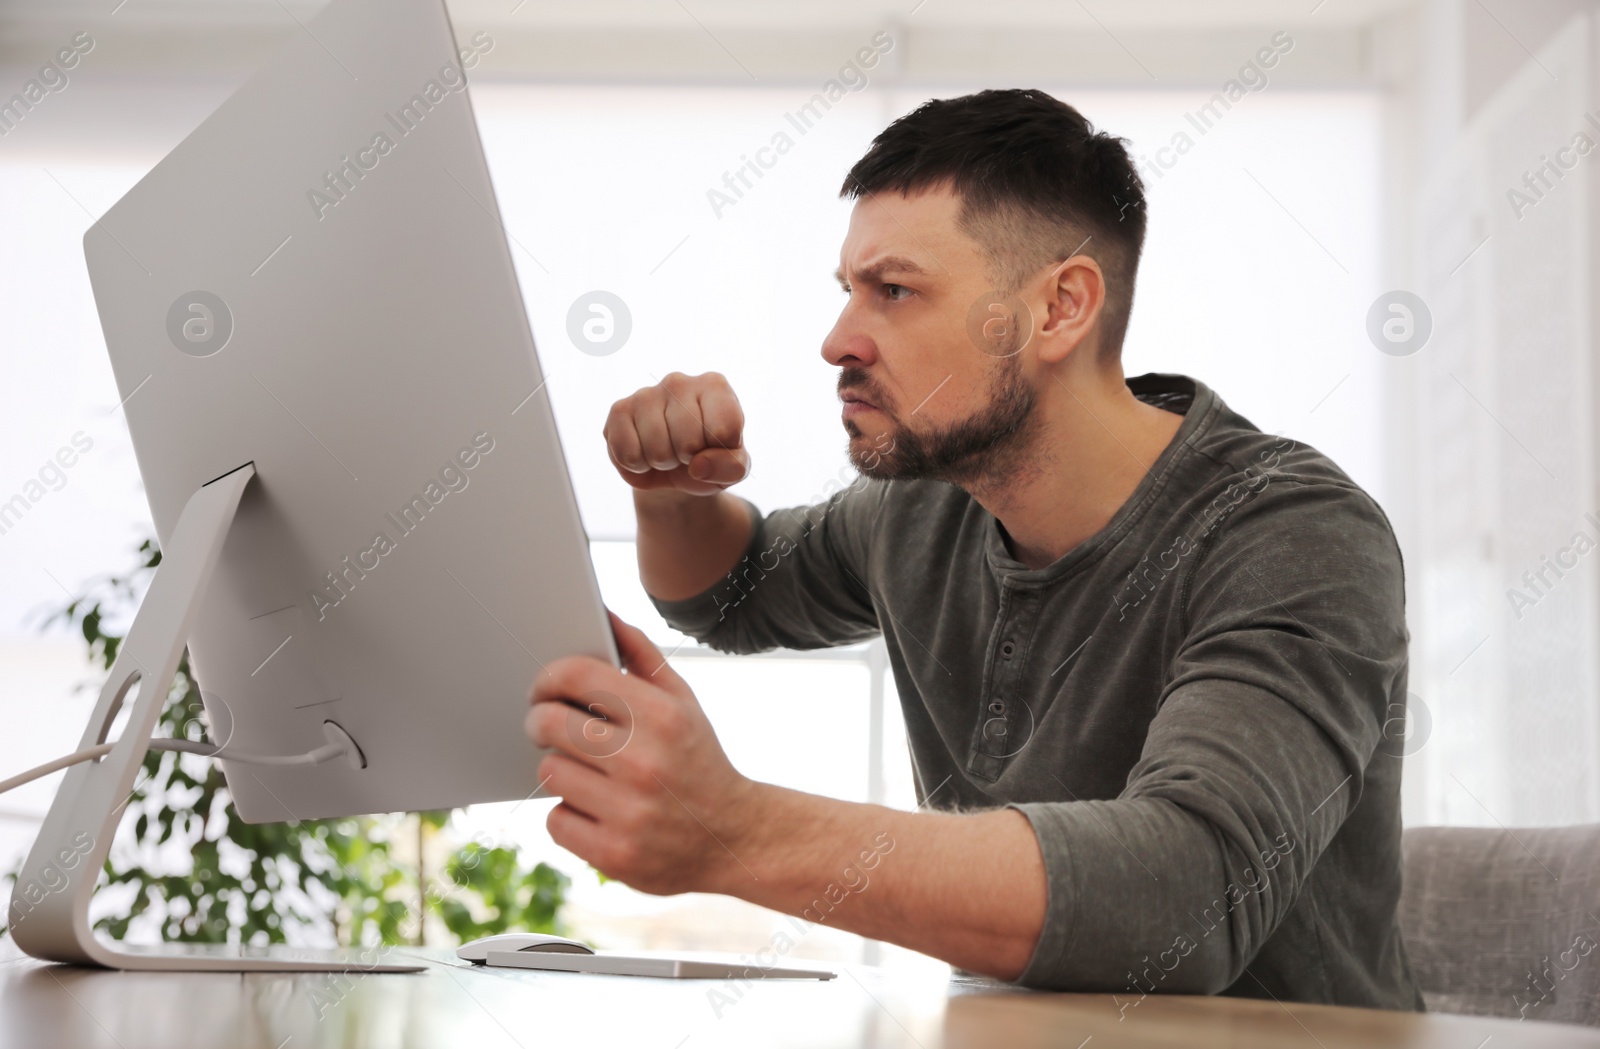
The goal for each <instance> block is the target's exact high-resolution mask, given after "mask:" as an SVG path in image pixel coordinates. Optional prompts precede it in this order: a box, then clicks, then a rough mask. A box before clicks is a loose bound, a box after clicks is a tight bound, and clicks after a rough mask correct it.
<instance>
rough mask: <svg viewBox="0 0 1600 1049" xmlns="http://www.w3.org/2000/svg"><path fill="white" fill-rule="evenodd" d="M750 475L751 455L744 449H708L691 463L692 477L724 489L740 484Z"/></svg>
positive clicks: (690, 471)
mask: <svg viewBox="0 0 1600 1049" xmlns="http://www.w3.org/2000/svg"><path fill="white" fill-rule="evenodd" d="M749 473H750V453H749V452H747V451H745V450H744V449H743V448H707V449H706V450H705V451H703V452H701V453H700V454H699V455H697V456H695V457H694V459H693V460H692V461H691V462H690V463H689V476H690V477H692V478H694V479H695V480H696V481H704V482H706V483H707V484H714V485H719V486H721V487H724V488H726V487H727V486H729V485H733V484H738V483H739V482H740V481H742V480H744V479H745V477H747V476H748V475H749Z"/></svg>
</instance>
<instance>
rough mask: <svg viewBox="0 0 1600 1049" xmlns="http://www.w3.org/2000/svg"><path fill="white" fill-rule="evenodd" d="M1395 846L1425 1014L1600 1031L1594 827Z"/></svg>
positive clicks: (1457, 832) (1598, 847)
mask: <svg viewBox="0 0 1600 1049" xmlns="http://www.w3.org/2000/svg"><path fill="white" fill-rule="evenodd" d="M1403 841H1404V855H1405V882H1404V888H1403V890H1402V892H1401V896H1400V927H1401V931H1402V933H1403V934H1404V936H1405V943H1406V952H1407V954H1409V955H1410V958H1411V966H1412V969H1413V970H1414V971H1415V972H1416V975H1417V981H1418V982H1419V983H1420V984H1421V985H1422V996H1423V999H1424V1001H1426V1003H1427V1006H1428V1008H1429V1009H1430V1010H1434V1011H1437V1012H1450V1013H1467V1014H1471V1015H1476V1016H1504V1017H1511V1018H1513V1019H1515V1018H1518V1017H1521V1018H1525V1019H1528V1020H1547V1021H1554V1022H1560V1023H1577V1024H1588V1025H1591V1026H1600V825H1594V824H1589V825H1585V826H1576V827H1538V828H1514V829H1510V830H1504V829H1494V828H1483V827H1414V828H1411V829H1409V830H1407V831H1406V832H1405V836H1404V839H1403Z"/></svg>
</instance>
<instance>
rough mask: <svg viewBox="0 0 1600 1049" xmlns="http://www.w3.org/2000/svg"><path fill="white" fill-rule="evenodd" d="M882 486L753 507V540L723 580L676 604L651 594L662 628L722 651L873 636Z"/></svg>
mask: <svg viewBox="0 0 1600 1049" xmlns="http://www.w3.org/2000/svg"><path fill="white" fill-rule="evenodd" d="M884 488H885V482H876V481H869V480H867V479H865V478H860V479H858V480H857V481H856V482H855V483H853V484H851V485H850V486H849V487H847V488H844V489H842V490H840V491H838V492H836V493H835V494H834V495H832V496H831V497H829V498H828V499H826V500H824V501H823V502H820V503H816V504H813V505H811V506H802V507H794V508H791V509H786V510H778V511H774V512H773V513H772V514H770V515H765V516H763V515H762V513H761V511H760V510H758V509H757V508H756V507H755V506H754V505H753V504H751V503H749V502H748V501H747V502H746V503H745V505H746V506H747V507H748V508H749V510H750V520H751V523H752V527H751V529H750V544H749V546H748V547H746V549H745V552H744V556H743V557H742V558H740V560H739V563H738V564H737V565H735V566H734V568H733V570H732V571H731V572H729V573H728V575H727V577H726V578H724V579H722V580H721V581H719V582H718V583H717V584H715V585H714V586H712V587H711V588H710V589H708V590H706V591H705V592H704V593H701V594H698V595H696V596H695V597H691V598H686V599H684V600H681V601H660V600H656V599H654V598H652V599H651V600H652V601H654V602H655V606H656V609H657V611H659V612H660V613H661V615H662V618H664V619H665V620H666V621H667V623H668V624H669V625H670V626H672V627H673V628H674V629H676V630H680V631H682V632H683V633H685V634H688V635H689V636H690V637H692V638H694V639H695V640H697V641H700V642H702V643H704V644H707V645H709V646H711V647H712V648H715V649H718V650H719V651H723V652H737V653H751V652H766V651H770V650H772V649H775V648H790V649H813V648H827V647H831V646H834V645H847V644H853V643H855V642H858V641H865V640H867V639H868V638H871V637H874V636H876V635H877V634H878V632H879V628H878V614H877V611H876V610H875V608H874V607H873V603H872V596H871V593H870V592H869V590H868V587H867V579H868V575H869V573H870V564H869V556H868V553H869V547H870V540H871V536H872V529H873V525H874V522H875V521H876V518H877V515H878V511H879V509H880V507H881V500H882V497H883V491H884Z"/></svg>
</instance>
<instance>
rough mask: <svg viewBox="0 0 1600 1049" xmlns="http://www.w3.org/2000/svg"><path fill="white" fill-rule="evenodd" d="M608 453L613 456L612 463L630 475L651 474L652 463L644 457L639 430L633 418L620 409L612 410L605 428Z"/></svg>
mask: <svg viewBox="0 0 1600 1049" xmlns="http://www.w3.org/2000/svg"><path fill="white" fill-rule="evenodd" d="M605 438H606V451H608V452H609V453H610V454H611V461H612V462H614V463H616V464H617V466H619V467H621V468H622V469H624V470H626V471H628V472H629V473H634V474H642V473H649V472H650V463H649V462H648V461H646V459H645V457H644V446H643V445H641V444H640V443H639V430H638V427H636V426H635V425H634V423H633V416H632V415H631V414H630V413H628V412H625V411H622V410H621V409H620V407H615V408H612V409H611V415H610V417H609V418H608V419H606V428H605Z"/></svg>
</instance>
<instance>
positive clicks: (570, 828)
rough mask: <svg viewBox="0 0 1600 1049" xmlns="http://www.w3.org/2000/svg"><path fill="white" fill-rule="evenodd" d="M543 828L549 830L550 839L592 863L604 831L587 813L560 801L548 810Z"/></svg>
mask: <svg viewBox="0 0 1600 1049" xmlns="http://www.w3.org/2000/svg"><path fill="white" fill-rule="evenodd" d="M544 826H545V829H546V830H548V831H549V832H550V840H551V841H553V842H555V843H556V844H557V845H559V846H561V847H562V848H563V849H566V850H567V851H568V852H570V853H572V854H573V855H574V856H578V857H581V858H582V859H585V860H588V861H589V862H590V863H593V862H594V860H593V858H592V857H593V856H594V855H595V852H596V850H597V848H598V846H599V845H600V842H601V841H602V840H603V837H604V834H605V832H604V831H602V830H601V829H600V824H598V823H596V822H595V821H594V820H593V819H591V818H590V817H589V816H588V815H587V814H585V813H582V812H579V811H578V810H577V809H575V808H573V807H572V806H571V805H568V804H567V803H566V802H564V801H563V802H562V803H561V804H559V805H557V806H556V807H555V808H553V809H551V810H550V815H549V816H547V817H545V821H544Z"/></svg>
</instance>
